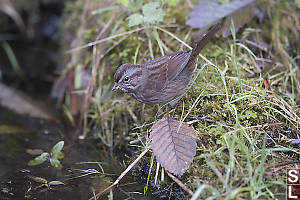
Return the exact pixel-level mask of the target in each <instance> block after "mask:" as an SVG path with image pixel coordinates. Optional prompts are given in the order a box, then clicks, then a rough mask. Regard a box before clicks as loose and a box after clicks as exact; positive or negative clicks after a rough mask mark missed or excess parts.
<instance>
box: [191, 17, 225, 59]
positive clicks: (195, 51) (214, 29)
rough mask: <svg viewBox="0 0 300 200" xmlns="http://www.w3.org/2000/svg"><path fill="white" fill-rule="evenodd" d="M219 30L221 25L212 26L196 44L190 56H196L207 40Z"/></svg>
mask: <svg viewBox="0 0 300 200" xmlns="http://www.w3.org/2000/svg"><path fill="white" fill-rule="evenodd" d="M220 29H221V23H220V22H219V23H217V24H215V25H213V26H212V27H211V28H210V30H209V31H208V32H207V33H206V34H205V35H204V36H203V38H202V39H201V40H200V41H198V42H197V44H196V46H195V47H194V48H193V50H192V55H191V57H193V56H198V54H199V53H200V51H201V50H202V49H203V48H204V47H205V46H206V44H207V43H208V41H209V40H211V38H212V37H213V36H214V35H215V34H216V33H217V32H218V31H219V30H220Z"/></svg>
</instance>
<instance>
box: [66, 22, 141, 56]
mask: <svg viewBox="0 0 300 200" xmlns="http://www.w3.org/2000/svg"><path fill="white" fill-rule="evenodd" d="M144 29H145V28H144V27H142V28H137V29H134V30H131V31H127V32H123V33H119V34H116V35H112V36H109V37H107V38H103V39H101V40H96V41H94V42H90V43H87V44H85V45H82V46H79V47H76V48H73V49H70V50H68V51H67V52H66V53H72V52H74V51H78V50H81V49H84V48H87V47H91V46H94V45H96V44H100V43H103V42H105V41H108V40H112V39H114V38H117V37H121V36H124V35H129V34H131V33H135V32H138V31H141V30H144Z"/></svg>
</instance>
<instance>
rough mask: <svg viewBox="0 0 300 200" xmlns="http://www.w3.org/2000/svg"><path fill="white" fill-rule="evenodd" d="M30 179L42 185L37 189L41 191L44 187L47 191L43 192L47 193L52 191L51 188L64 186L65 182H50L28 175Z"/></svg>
mask: <svg viewBox="0 0 300 200" xmlns="http://www.w3.org/2000/svg"><path fill="white" fill-rule="evenodd" d="M28 178H29V179H31V180H33V181H34V182H36V183H41V184H40V185H38V186H37V187H36V188H35V189H39V188H42V187H45V188H46V190H42V191H47V190H51V189H52V188H51V186H56V185H64V183H63V182H61V181H50V182H49V181H48V180H47V179H45V178H43V177H38V176H31V175H28Z"/></svg>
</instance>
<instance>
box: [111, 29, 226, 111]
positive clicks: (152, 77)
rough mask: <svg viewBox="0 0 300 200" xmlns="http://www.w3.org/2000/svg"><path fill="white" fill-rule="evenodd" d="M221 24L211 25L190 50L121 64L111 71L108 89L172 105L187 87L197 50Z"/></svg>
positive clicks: (198, 50) (140, 99)
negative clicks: (141, 61) (142, 61)
mask: <svg viewBox="0 0 300 200" xmlns="http://www.w3.org/2000/svg"><path fill="white" fill-rule="evenodd" d="M220 28H221V24H220V23H218V24H216V25H214V26H213V27H212V28H211V29H210V30H209V31H208V33H207V34H206V35H205V36H204V37H203V38H202V39H201V40H200V41H198V42H197V44H196V46H195V47H194V48H193V49H192V50H190V51H179V52H175V53H172V54H170V55H166V56H162V57H159V58H156V59H154V60H151V61H149V62H147V63H145V64H141V65H133V64H123V65H121V66H120V67H119V68H118V69H117V71H116V73H115V75H114V86H113V88H112V90H115V89H121V90H122V91H123V92H126V93H129V94H130V95H131V96H132V97H133V98H135V99H136V100H138V101H140V102H142V103H145V104H160V103H169V104H170V105H171V107H172V108H173V107H174V106H176V104H177V103H178V101H179V100H180V99H181V97H182V96H183V95H184V94H185V93H186V91H187V90H188V89H189V88H190V85H189V82H190V80H191V79H192V75H193V73H194V71H195V69H196V67H197V61H198V54H199V52H200V51H201V50H202V49H203V48H204V47H205V45H206V44H207V43H208V41H209V40H210V39H211V38H212V37H213V36H214V35H215V34H216V32H217V31H218V30H219V29H220Z"/></svg>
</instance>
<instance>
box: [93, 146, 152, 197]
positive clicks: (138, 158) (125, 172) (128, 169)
mask: <svg viewBox="0 0 300 200" xmlns="http://www.w3.org/2000/svg"><path fill="white" fill-rule="evenodd" d="M148 151H149V148H146V149H145V150H144V151H143V152H142V153H141V154H140V155H139V157H137V158H136V159H135V161H133V162H132V163H131V164H130V165H129V166H128V167H127V169H126V170H125V171H123V172H122V174H121V175H120V176H119V177H118V178H117V180H116V181H115V182H114V183H113V184H112V185H110V186H109V187H107V188H106V189H104V190H102V191H101V192H99V193H98V194H96V195H94V196H93V197H91V198H90V199H89V200H93V199H98V198H99V197H100V196H101V195H102V194H104V193H105V192H107V191H109V190H110V189H112V188H113V187H114V186H115V185H117V184H118V183H119V182H120V180H121V179H122V178H123V177H124V176H125V175H126V174H127V173H128V172H129V171H130V170H131V168H133V167H134V165H136V164H137V162H138V161H139V160H140V159H141V158H142V157H143V156H144V155H145V154H146V153H147V152H148Z"/></svg>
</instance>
